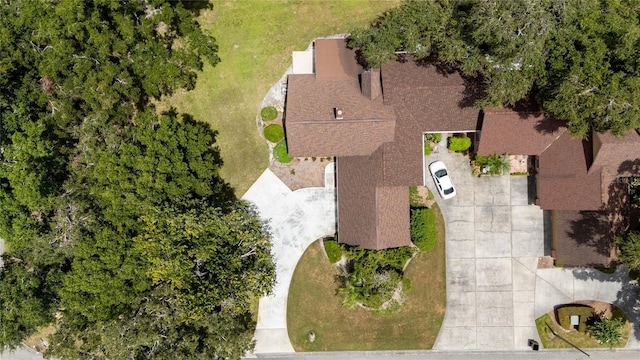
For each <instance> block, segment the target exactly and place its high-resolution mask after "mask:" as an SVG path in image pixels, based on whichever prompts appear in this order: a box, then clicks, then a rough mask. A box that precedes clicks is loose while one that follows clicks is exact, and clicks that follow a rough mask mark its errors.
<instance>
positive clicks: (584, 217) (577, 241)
mask: <svg viewBox="0 0 640 360" xmlns="http://www.w3.org/2000/svg"><path fill="white" fill-rule="evenodd" d="M551 221H552V222H553V248H554V251H555V254H554V257H555V258H556V260H557V261H558V262H559V263H561V264H562V265H564V266H609V265H611V260H612V256H611V255H612V253H611V245H612V238H611V233H610V231H609V229H610V224H609V220H608V218H607V215H606V213H605V212H603V211H554V212H553V213H552V220H551Z"/></svg>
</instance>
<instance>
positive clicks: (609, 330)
mask: <svg viewBox="0 0 640 360" xmlns="http://www.w3.org/2000/svg"><path fill="white" fill-rule="evenodd" d="M623 325H624V323H623V322H622V319H620V318H606V317H602V316H598V317H597V318H596V320H595V322H594V323H593V324H591V325H588V326H587V331H588V332H589V333H590V334H591V335H593V337H595V338H596V339H597V340H598V341H599V342H600V343H602V344H609V345H611V346H613V345H615V344H617V343H618V342H619V341H620V338H621V337H622V326H623Z"/></svg>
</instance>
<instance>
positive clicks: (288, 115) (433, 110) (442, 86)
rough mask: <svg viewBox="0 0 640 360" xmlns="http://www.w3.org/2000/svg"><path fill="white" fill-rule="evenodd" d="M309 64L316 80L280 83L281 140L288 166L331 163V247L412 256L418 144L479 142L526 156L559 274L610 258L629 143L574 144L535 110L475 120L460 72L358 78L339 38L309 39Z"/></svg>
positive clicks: (633, 139) (386, 72)
mask: <svg viewBox="0 0 640 360" xmlns="http://www.w3.org/2000/svg"><path fill="white" fill-rule="evenodd" d="M313 63H314V64H313V67H314V71H313V73H311V74H309V73H305V74H292V75H289V78H288V90H287V101H286V111H285V120H284V121H285V130H286V140H287V145H288V149H289V154H290V155H291V156H297V157H302V156H305V157H306V156H318V157H324V156H331V157H333V156H335V157H336V191H337V220H338V224H337V232H338V240H339V241H340V242H342V243H346V244H350V245H360V246H362V247H364V248H368V249H383V248H391V247H399V246H405V245H409V244H410V234H409V216H410V214H409V196H408V188H409V187H410V186H421V185H424V184H425V174H424V170H423V169H424V164H423V156H422V153H423V152H422V151H423V150H422V147H423V143H422V141H423V134H424V133H427V132H476V131H478V134H479V136H477V138H479V144H478V148H477V151H478V154H480V155H490V154H493V153H497V154H507V153H508V154H519V155H530V156H533V157H534V159H535V163H536V172H537V174H536V190H537V199H536V202H537V204H538V205H539V206H540V207H541V208H543V209H548V210H553V214H554V216H553V232H554V248H555V249H556V255H562V254H568V255H569V256H567V259H568V261H566V260H565V261H564V264H565V265H587V264H588V265H592V264H604V263H606V262H607V261H608V260H609V259H611V256H610V253H609V252H610V250H611V236H610V233H611V232H610V231H609V232H608V233H607V231H605V229H611V228H612V218H615V217H616V216H617V215H616V214H619V212H620V208H619V207H618V208H617V209H613V208H612V207H613V205H612V204H618V205H619V204H620V203H624V201H625V200H624V199H623V200H620V199H622V198H624V196H622V197H621V194H626V192H625V191H621V190H620V184H622V183H621V182H620V181H618V179H619V178H620V177H621V176H632V175H634V174H640V156H639V155H638V154H640V136H639V135H638V133H637V132H635V131H631V132H629V134H627V136H625V137H622V138H616V137H613V136H611V135H609V134H593V136H592V138H591V139H588V140H583V139H575V138H572V137H571V136H570V134H569V133H568V131H567V128H566V126H565V122H563V121H560V120H557V119H553V118H551V117H548V116H546V115H545V114H544V113H542V112H540V111H536V110H535V109H534V110H530V109H518V110H513V109H487V110H486V111H484V112H481V111H479V109H477V108H476V107H475V106H474V103H475V100H476V98H477V96H476V94H475V93H474V92H473V91H470V90H469V89H470V88H472V87H469V86H467V84H466V83H465V80H464V79H463V78H462V77H461V76H460V75H459V74H458V73H457V72H455V71H448V70H446V69H442V68H438V67H436V66H434V65H430V64H420V63H418V62H416V61H414V60H413V59H411V58H404V59H403V58H399V59H398V60H397V61H394V62H391V63H389V64H387V65H384V66H382V67H381V68H380V69H375V70H367V69H364V68H362V67H361V66H360V65H359V64H358V63H357V61H356V53H355V51H354V50H352V49H349V48H347V46H346V40H344V39H317V40H316V41H315V48H314V53H313ZM613 190H616V191H613ZM612 194H615V196H613V197H612V196H611V195H612ZM612 214H613V215H612ZM586 225H589V226H586ZM585 229H588V231H590V232H585V231H586V230H585ZM589 242H594V244H589ZM584 243H587V244H586V246H585V244H584ZM602 244H607V245H606V246H603V245H602ZM594 249H595V250H596V251H594ZM594 253H595V255H593V254H594ZM572 259H579V260H580V261H576V262H575V263H573V260H572Z"/></svg>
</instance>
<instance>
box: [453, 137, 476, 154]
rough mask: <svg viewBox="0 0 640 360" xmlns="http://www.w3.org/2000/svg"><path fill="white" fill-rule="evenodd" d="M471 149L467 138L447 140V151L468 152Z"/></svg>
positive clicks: (469, 139)
mask: <svg viewBox="0 0 640 360" xmlns="http://www.w3.org/2000/svg"><path fill="white" fill-rule="evenodd" d="M470 147H471V138H468V137H462V138H460V137H450V138H449V150H451V151H455V152H463V151H467V150H469V148H470Z"/></svg>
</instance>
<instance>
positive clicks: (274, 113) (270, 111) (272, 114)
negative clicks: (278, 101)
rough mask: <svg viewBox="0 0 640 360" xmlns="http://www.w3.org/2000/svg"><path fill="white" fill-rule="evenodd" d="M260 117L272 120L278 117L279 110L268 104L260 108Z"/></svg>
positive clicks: (264, 119) (263, 119)
mask: <svg viewBox="0 0 640 360" xmlns="http://www.w3.org/2000/svg"><path fill="white" fill-rule="evenodd" d="M260 117H261V118H262V121H272V120H275V118H277V117H278V110H276V108H275V107H273V106H266V107H263V108H262V110H260Z"/></svg>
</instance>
